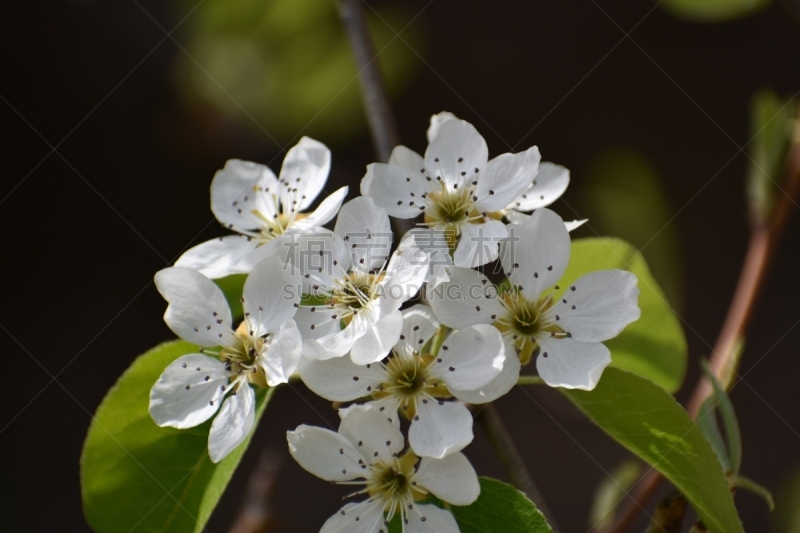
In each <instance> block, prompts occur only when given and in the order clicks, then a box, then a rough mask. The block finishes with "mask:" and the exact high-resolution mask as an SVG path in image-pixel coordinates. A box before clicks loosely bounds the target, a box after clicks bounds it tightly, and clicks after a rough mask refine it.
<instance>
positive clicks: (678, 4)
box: [660, 0, 772, 22]
mask: <svg viewBox="0 0 800 533" xmlns="http://www.w3.org/2000/svg"><path fill="white" fill-rule="evenodd" d="M771 3H772V2H771V0H663V2H661V4H660V5H661V6H662V7H663V8H664V9H666V10H667V11H669V12H670V13H672V14H673V15H675V16H677V17H680V18H683V19H687V20H691V21H694V22H724V21H726V20H732V19H737V18H740V17H746V16H748V15H752V14H754V13H757V12H759V11H761V10H762V9H764V8H766V7H767V6H769V5H770V4H771Z"/></svg>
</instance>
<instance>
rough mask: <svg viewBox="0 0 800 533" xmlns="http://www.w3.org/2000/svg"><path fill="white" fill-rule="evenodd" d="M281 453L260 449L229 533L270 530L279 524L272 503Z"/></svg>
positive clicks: (275, 508)
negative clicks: (240, 507)
mask: <svg viewBox="0 0 800 533" xmlns="http://www.w3.org/2000/svg"><path fill="white" fill-rule="evenodd" d="M280 466H281V460H280V456H279V455H278V454H277V453H275V452H274V451H272V450H265V451H263V452H261V457H260V458H259V460H258V465H257V466H256V468H255V470H253V473H252V474H251V475H250V480H249V481H248V482H247V489H245V497H244V503H243V504H242V510H241V511H240V512H239V516H238V517H237V518H236V522H234V523H233V526H231V529H230V531H229V532H228V533H271V532H274V531H277V530H278V526H279V525H280V523H279V519H278V512H277V506H276V504H275V489H276V477H277V475H278V469H279V468H280Z"/></svg>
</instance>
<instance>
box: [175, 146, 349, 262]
mask: <svg viewBox="0 0 800 533" xmlns="http://www.w3.org/2000/svg"><path fill="white" fill-rule="evenodd" d="M330 166H331V154H330V151H329V150H328V148H327V147H326V146H325V145H324V144H322V143H320V142H318V141H315V140H313V139H310V138H308V137H303V138H302V139H300V142H298V143H297V145H296V146H294V147H293V148H291V149H290V150H289V151H288V152H287V154H286V158H285V159H284V160H283V167H282V168H281V172H280V176H279V177H278V178H276V177H275V174H273V172H272V171H271V170H270V169H269V168H268V167H266V166H264V165H260V164H258V163H251V162H248V161H240V160H238V159H231V160H229V161H228V162H227V163H226V164H225V168H223V169H222V170H220V171H218V172H217V173H216V175H215V176H214V180H213V181H212V182H211V210H212V211H213V213H214V216H215V217H216V218H217V220H218V221H219V222H220V223H221V224H222V225H223V226H225V227H226V228H228V229H231V230H233V231H235V232H237V233H238V235H228V236H225V237H219V238H216V239H212V240H210V241H206V242H204V243H202V244H199V245H197V246H195V247H193V248H191V249H189V250H187V251H186V252H185V253H184V254H183V255H182V256H181V257H180V258H179V259H178V260H177V261H176V263H175V266H179V267H185V268H192V269H194V270H197V271H198V272H200V273H202V274H204V275H206V276H208V277H210V278H220V277H223V276H227V275H228V274H231V273H235V272H249V270H250V268H251V267H252V266H253V265H255V264H256V263H257V262H258V260H255V259H252V258H248V256H249V255H251V254H253V252H254V251H255V250H257V249H258V250H260V254H259V257H258V259H263V258H264V257H267V256H269V255H271V252H270V250H271V248H272V247H273V246H274V243H275V239H276V238H277V237H279V236H281V235H284V234H286V233H292V232H304V231H308V230H310V229H313V228H318V227H321V226H322V225H323V224H325V223H327V222H329V221H330V220H332V219H333V217H335V216H336V213H337V212H338V211H339V208H340V207H341V205H342V202H343V201H344V198H345V196H347V191H348V188H347V187H342V188H341V189H339V190H337V191H336V192H334V193H333V194H331V195H330V196H328V197H327V198H326V199H325V200H323V201H322V203H321V204H320V205H319V207H317V209H316V210H315V211H313V212H312V213H304V212H303V211H304V210H305V209H307V208H308V206H309V205H311V203H312V202H313V201H314V200H315V199H316V198H317V196H318V195H319V193H320V192H321V191H322V189H323V187H324V186H325V182H326V181H327V179H328V172H329V170H330ZM243 259H248V260H246V261H245V262H243V263H242V260H243Z"/></svg>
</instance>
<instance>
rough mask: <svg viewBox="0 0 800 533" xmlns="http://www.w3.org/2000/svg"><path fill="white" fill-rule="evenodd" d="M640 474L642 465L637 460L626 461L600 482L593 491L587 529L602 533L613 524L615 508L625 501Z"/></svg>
mask: <svg viewBox="0 0 800 533" xmlns="http://www.w3.org/2000/svg"><path fill="white" fill-rule="evenodd" d="M641 473H642V463H641V462H639V460H638V459H628V460H626V461H623V462H622V463H620V464H619V465H618V466H617V467H616V468H615V469H614V470H612V471H611V475H610V476H608V477H606V478H605V479H603V481H601V482H600V484H599V485H598V486H597V488H596V489H595V491H594V501H593V502H592V507H591V509H590V510H589V528H590V529H591V530H592V531H604V530H606V529H608V528H610V527H611V526H612V525H613V524H614V516H615V514H616V512H617V507H619V504H620V503H622V502H624V501H626V500H627V493H628V490H630V488H631V487H632V486H633V484H634V483H636V481H637V480H638V479H639V476H640V475H641Z"/></svg>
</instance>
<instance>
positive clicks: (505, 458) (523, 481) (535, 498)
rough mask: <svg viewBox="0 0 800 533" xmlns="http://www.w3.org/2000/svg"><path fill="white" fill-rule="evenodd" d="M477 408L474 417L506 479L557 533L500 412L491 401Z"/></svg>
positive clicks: (551, 516) (550, 514)
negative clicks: (504, 472) (477, 410)
mask: <svg viewBox="0 0 800 533" xmlns="http://www.w3.org/2000/svg"><path fill="white" fill-rule="evenodd" d="M479 409H480V411H479V412H478V415H477V417H476V419H477V421H478V423H479V424H480V425H481V427H482V428H483V431H484V433H486V438H487V439H488V440H489V445H490V446H491V447H492V450H493V451H494V453H495V455H496V456H497V458H498V459H499V460H500V464H501V465H502V466H503V469H504V470H505V471H506V473H507V474H508V480H509V481H510V482H511V484H512V485H514V486H515V487H516V488H518V489H519V490H521V491H522V492H524V493H525V495H526V496H527V497H528V498H529V499H530V500H531V501H532V502H533V503H534V504H536V507H538V508H539V511H541V512H542V514H543V515H544V516H545V517H546V518H547V521H548V523H549V524H550V527H551V528H552V530H553V531H554V532H556V533H557V532H558V529H557V527H556V525H555V523H554V522H553V514H552V513H551V512H550V510H549V509H548V508H547V505H546V504H545V502H544V499H543V498H542V495H541V493H540V492H539V489H538V487H537V486H536V483H535V482H534V481H533V477H531V474H530V472H528V467H526V466H525V461H523V460H522V456H521V455H520V453H519V450H517V447H516V445H515V444H514V440H513V439H512V438H511V435H510V434H509V433H508V430H507V429H506V426H505V424H504V423H503V420H502V419H501V418H500V413H498V412H497V409H496V408H495V406H494V405H493V404H491V403H490V404H487V405H484V406H481V407H479Z"/></svg>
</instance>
